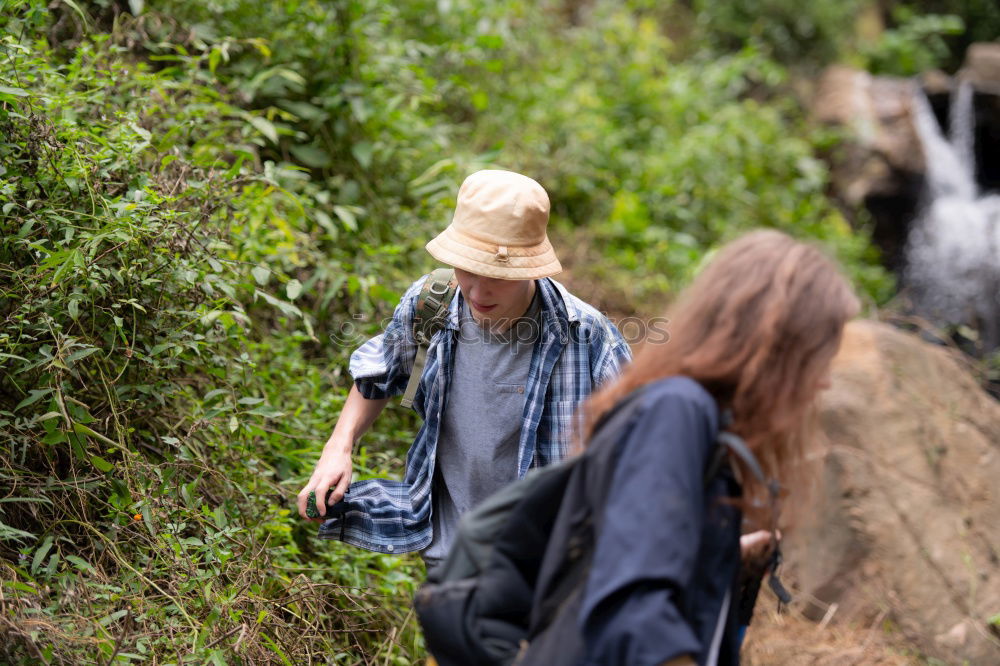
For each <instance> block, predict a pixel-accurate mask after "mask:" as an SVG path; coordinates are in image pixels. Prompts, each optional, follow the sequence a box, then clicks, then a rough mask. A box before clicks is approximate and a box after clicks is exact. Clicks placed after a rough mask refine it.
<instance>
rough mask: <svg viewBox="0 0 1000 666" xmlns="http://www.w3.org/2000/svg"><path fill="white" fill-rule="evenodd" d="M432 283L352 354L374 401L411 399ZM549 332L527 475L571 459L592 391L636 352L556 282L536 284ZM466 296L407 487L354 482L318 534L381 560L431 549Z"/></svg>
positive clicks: (419, 407) (431, 376) (537, 353)
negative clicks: (417, 323)
mask: <svg viewBox="0 0 1000 666" xmlns="http://www.w3.org/2000/svg"><path fill="white" fill-rule="evenodd" d="M426 278H427V276H424V277H423V278H421V279H420V280H417V281H416V282H414V283H413V285H411V286H410V288H409V289H408V290H407V292H406V294H405V295H404V296H403V299H402V301H400V304H399V305H398V306H397V307H396V311H395V313H394V314H393V317H392V322H391V323H390V324H389V325H388V327H386V330H385V332H384V333H383V334H382V335H379V336H377V337H375V338H372V339H371V340H369V341H368V342H366V343H365V344H364V345H362V346H361V347H360V348H358V349H357V350H356V351H355V352H354V354H352V355H351V365H350V370H351V376H352V377H354V382H355V385H356V386H357V387H358V390H359V391H360V392H361V394H362V395H363V396H364V397H366V398H369V399H376V398H389V397H393V396H398V395H402V394H403V392H404V390H405V389H406V383H407V381H408V380H409V377H410V370H411V368H412V367H413V360H414V357H415V355H416V351H417V343H416V341H415V340H414V338H413V331H412V321H413V316H414V312H415V310H416V302H417V297H418V296H419V295H420V288H421V286H422V285H423V283H424V280H425V279H426ZM537 285H538V288H539V289H538V293H539V294H540V297H541V315H540V317H541V333H540V335H539V336H538V339H537V341H536V342H535V348H534V352H533V353H532V357H531V365H530V366H529V369H528V381H527V385H526V387H525V404H524V415H523V417H522V424H521V435H520V442H519V445H518V477H519V478H520V477H523V476H524V474H525V473H526V472H527V471H528V469H529V468H531V467H541V466H543V465H547V464H549V463H552V462H557V461H559V460H562V459H563V458H564V457H565V455H566V453H567V451H568V449H569V435H570V431H571V429H572V426H573V413H574V411H575V410H576V407H577V406H578V405H579V404H580V403H581V402H582V401H583V400H584V398H586V397H587V396H588V395H589V394H590V392H591V391H592V390H593V389H594V388H595V387H596V386H598V385H600V384H602V383H603V382H605V381H607V380H609V379H612V378H613V377H615V376H616V375H617V374H618V371H619V370H620V368H621V367H622V366H623V365H624V364H625V363H627V362H628V361H629V359H630V358H631V352H630V351H629V347H628V344H626V342H625V340H624V338H622V336H621V334H620V333H619V332H618V329H617V328H615V326H614V325H613V324H612V323H611V322H610V321H608V319H607V318H606V317H605V316H604V315H602V314H601V313H599V312H598V311H597V310H595V309H594V308H593V307H591V306H590V305H587V304H586V303H584V302H583V301H581V300H580V299H578V298H576V297H575V296H573V295H572V294H570V293H569V292H568V291H567V290H566V288H565V287H563V286H562V285H561V284H559V283H558V282H556V281H555V280H552V279H549V278H545V279H542V280H538V281H537ZM461 305H462V295H461V291H459V293H458V295H457V296H456V297H455V298H454V299H452V302H451V306H450V308H449V312H448V321H447V324H446V326H445V327H444V328H443V329H442V330H440V331H438V332H437V333H436V334H434V337H433V338H432V339H431V344H430V347H429V348H428V351H427V365H426V366H425V367H424V372H423V375H421V378H420V383H419V386H418V388H417V393H416V396H415V397H414V400H413V408H414V410H416V412H417V413H418V414H419V415H420V416H421V418H422V419H423V425H422V426H421V428H420V431H419V432H418V433H417V437H416V440H415V441H414V442H413V445H412V446H410V450H409V452H408V453H407V456H406V476H405V478H404V479H403V481H394V480H388V479H371V480H367V481H358V482H356V483H352V484H351V487H350V490H349V491H348V494H347V495H345V497H344V500H343V501H342V502H340V503H339V504H338V505H336V506H335V507H333V508H332V511H334V512H335V515H334V514H331V515H333V516H334V517H331V518H330V519H329V520H326V521H324V522H323V523H322V524H321V526H320V531H319V535H320V537H322V538H326V539H340V540H342V541H344V542H346V543H349V544H351V545H354V546H360V547H361V548H366V549H368V550H374V551H378V552H382V553H404V552H409V551H414V550H423V549H424V548H427V546H429V545H430V543H431V537H432V532H431V492H432V491H433V488H432V485H433V484H432V480H433V479H434V463H435V455H436V451H437V441H438V435H439V433H440V429H441V416H442V413H443V411H444V409H445V406H446V405H447V400H448V387H449V384H450V380H451V372H452V368H453V366H454V358H455V344H456V343H457V341H458V335H457V334H458V330H459V327H458V313H459V312H460V307H461Z"/></svg>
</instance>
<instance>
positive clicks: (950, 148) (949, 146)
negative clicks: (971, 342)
mask: <svg viewBox="0 0 1000 666" xmlns="http://www.w3.org/2000/svg"><path fill="white" fill-rule="evenodd" d="M949 116H950V119H949V123H948V125H949V128H948V135H949V136H948V137H947V138H946V137H945V136H944V134H943V133H942V130H941V127H940V126H939V125H938V122H937V119H936V118H935V117H934V113H933V111H932V110H931V107H930V103H929V102H928V101H927V97H926V96H925V95H924V93H923V91H922V90H921V89H920V88H919V87H917V86H915V91H914V94H913V121H914V126H915V128H916V131H917V136H918V137H919V139H920V143H921V147H922V148H923V151H924V158H925V162H926V165H927V166H926V183H927V187H926V194H925V200H924V202H923V205H922V206H921V207H920V212H919V213H918V215H917V218H916V219H915V220H914V222H913V224H912V225H911V231H910V235H909V238H908V240H907V248H906V269H905V271H904V275H903V278H904V285H905V287H906V289H907V291H908V292H909V294H910V296H911V298H912V300H913V304H914V309H915V311H916V313H917V314H919V315H921V316H922V317H924V318H926V319H928V320H929V321H931V322H932V323H934V324H936V325H938V326H942V327H947V326H950V325H963V324H964V325H967V326H971V327H973V328H975V329H977V330H978V331H979V332H980V336H981V342H982V348H983V351H990V350H991V349H994V348H997V347H998V346H1000V293H998V291H1000V196H998V195H995V194H987V195H984V196H980V195H979V193H978V192H977V189H978V188H977V186H976V180H975V159H974V146H973V139H974V135H975V115H974V109H973V94H972V87H971V86H970V85H969V84H968V83H967V82H962V83H961V84H960V85H959V88H958V90H957V91H956V92H955V93H954V94H953V98H952V100H951V105H950V112H949Z"/></svg>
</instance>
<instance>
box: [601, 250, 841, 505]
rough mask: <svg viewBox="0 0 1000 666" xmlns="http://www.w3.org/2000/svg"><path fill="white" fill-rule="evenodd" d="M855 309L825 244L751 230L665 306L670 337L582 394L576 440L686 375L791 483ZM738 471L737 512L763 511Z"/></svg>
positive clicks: (759, 490)
mask: <svg viewBox="0 0 1000 666" xmlns="http://www.w3.org/2000/svg"><path fill="white" fill-rule="evenodd" d="M858 310H859V303H858V299H857V297H856V296H855V295H854V293H853V291H852V290H851V287H850V286H849V285H848V283H847V281H846V280H845V279H844V278H843V276H842V275H841V273H840V271H839V270H838V269H837V268H836V266H835V265H834V264H833V262H831V261H830V260H829V259H828V258H827V257H826V256H825V255H824V254H823V252H821V251H820V250H818V249H817V248H815V247H813V246H811V245H808V244H805V243H801V242H798V241H796V240H794V239H792V238H791V237H789V236H787V235H785V234H783V233H780V232H777V231H755V232H752V233H749V234H747V235H745V236H743V237H741V238H739V239H737V240H735V241H733V242H732V243H730V244H728V245H726V246H725V247H723V248H722V249H721V250H720V251H719V252H718V254H717V256H716V257H715V258H714V259H713V260H712V261H711V262H710V263H709V265H708V266H707V267H706V268H705V269H704V270H703V271H702V272H701V273H700V275H699V276H698V277H697V278H696V279H695V281H694V282H693V283H692V284H691V286H690V287H688V288H687V289H686V290H685V291H684V292H683V293H682V294H681V296H680V298H679V300H678V302H677V304H676V305H675V306H674V307H672V308H671V309H669V310H668V312H667V316H668V320H669V325H668V329H669V333H670V338H669V340H668V341H667V342H665V343H664V342H651V341H647V342H646V343H645V344H644V346H643V347H642V349H641V350H640V351H639V353H638V354H637V355H636V357H635V360H634V361H633V362H632V364H631V365H629V366H628V367H627V368H626V369H625V371H624V372H623V373H622V375H621V377H620V378H619V379H618V380H617V381H616V382H615V383H613V384H611V385H610V386H608V387H606V388H604V389H602V390H600V391H598V392H597V393H595V394H594V395H593V396H591V398H590V399H589V400H588V401H587V402H586V404H585V405H584V414H583V437H582V441H583V442H584V443H585V442H586V441H587V440H589V438H590V435H591V434H592V433H593V430H594V427H595V425H596V424H597V423H598V421H599V420H600V418H601V416H602V415H604V414H605V413H606V412H607V411H608V410H609V409H611V408H612V407H613V406H614V405H615V404H617V403H618V402H619V401H620V400H622V399H623V398H624V397H625V396H626V395H628V394H629V393H631V392H632V391H633V390H635V389H636V388H639V387H640V386H644V385H646V384H649V383H650V382H654V381H656V380H658V379H662V378H664V377H669V376H673V375H685V376H687V377H690V378H692V379H694V380H695V381H697V382H698V383H700V384H701V385H702V386H704V387H705V389H706V390H708V392H709V393H711V394H712V395H713V396H714V397H715V399H716V400H717V401H718V402H719V404H720V406H722V407H724V408H728V409H730V410H731V411H732V415H733V422H732V424H731V425H730V426H729V429H730V430H732V431H733V432H735V433H737V434H738V435H740V436H741V437H743V438H744V439H745V440H746V442H747V444H748V445H749V447H750V449H751V450H752V451H753V452H754V454H755V455H756V456H757V458H758V460H759V461H760V463H761V466H762V467H763V468H764V472H765V473H766V474H767V475H768V476H769V477H771V478H774V479H777V480H779V481H780V482H781V483H782V484H783V486H784V487H785V488H786V489H789V488H792V487H794V486H796V485H797V484H796V481H797V480H798V474H797V463H798V462H799V461H800V459H801V457H802V454H803V449H804V445H805V442H806V441H807V438H808V436H809V434H810V433H809V431H810V430H811V428H810V424H811V422H812V421H811V419H810V418H808V417H809V413H810V409H811V407H812V404H813V402H814V401H813V398H814V397H815V395H816V393H817V390H818V388H819V385H820V382H821V381H822V379H823V377H824V376H825V373H826V372H827V369H828V367H829V362H830V360H831V359H832V358H833V356H834V354H835V353H836V351H837V348H838V347H839V344H840V337H841V334H842V332H843V328H844V324H846V323H847V321H848V320H850V319H851V318H853V317H854V316H855V315H856V314H857V313H858ZM734 462H735V463H736V464H738V465H742V463H741V462H740V461H738V460H736V461H734ZM741 471H742V472H743V473H742V480H743V490H744V501H743V502H742V506H743V508H744V511H746V512H747V513H748V517H750V518H756V519H758V520H759V519H763V518H765V516H764V515H763V513H762V510H763V509H764V508H765V507H766V506H767V501H766V495H767V491H766V489H765V488H763V487H762V486H761V484H760V483H759V482H758V481H757V480H756V479H755V478H754V476H753V475H752V474H750V473H749V471H748V470H745V469H742V470H741Z"/></svg>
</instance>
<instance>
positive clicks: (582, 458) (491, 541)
mask: <svg viewBox="0 0 1000 666" xmlns="http://www.w3.org/2000/svg"><path fill="white" fill-rule="evenodd" d="M644 393H645V391H644V389H639V390H638V391H635V392H634V393H633V394H632V395H631V396H629V397H628V398H627V399H626V400H623V401H622V402H621V403H619V404H618V405H617V406H616V408H615V409H614V410H612V412H611V413H610V414H609V415H608V416H606V417H605V418H604V420H603V421H602V423H601V424H600V426H599V427H598V429H597V430H596V432H595V435H594V436H593V438H592V440H591V442H590V445H589V446H588V447H587V449H586V451H584V452H583V453H582V454H580V455H578V456H575V457H573V458H570V459H569V460H566V461H564V462H562V463H559V464H556V465H551V466H549V467H544V468H540V469H535V470H532V471H530V472H529V473H528V474H527V475H526V476H525V477H524V478H523V479H522V480H520V481H517V482H515V483H513V484H511V485H509V486H507V487H506V488H504V489H503V490H500V491H499V492H497V493H496V494H494V495H492V496H491V497H489V498H488V499H487V500H486V501H484V502H483V503H482V504H480V505H479V506H478V507H476V508H475V509H474V510H472V511H470V512H469V513H468V514H466V515H465V516H463V517H462V519H461V521H460V523H459V527H458V531H457V534H456V537H455V541H454V544H453V545H452V548H451V551H450V552H449V554H448V557H447V559H446V560H445V561H444V563H443V564H442V565H441V566H440V567H438V568H437V569H436V570H433V571H431V572H429V577H428V580H427V582H426V583H424V584H423V585H422V586H421V588H420V590H419V591H418V592H417V595H416V598H415V600H414V606H415V608H416V612H417V617H418V619H419V620H420V624H421V626H422V627H423V630H424V637H425V639H426V643H427V648H428V652H429V653H430V654H431V655H433V656H434V658H435V659H436V660H437V662H438V664H440V666H507V665H509V664H513V663H514V662H515V660H518V656H519V654H521V653H523V652H524V651H525V648H526V647H527V646H528V644H529V641H534V640H535V639H536V638H543V639H544V638H546V637H541V636H540V634H542V633H543V631H544V630H546V629H547V628H549V627H550V626H551V625H552V623H553V622H554V621H557V620H572V618H575V613H574V612H573V610H572V609H573V608H576V607H577V605H578V604H579V602H580V601H581V595H582V591H583V587H584V582H585V580H586V577H587V573H588V571H589V569H590V560H591V557H592V555H593V550H594V545H595V542H596V535H597V533H598V532H599V530H600V524H599V523H600V520H601V513H600V512H595V511H594V510H593V507H595V506H602V505H603V503H604V502H603V499H605V498H606V497H607V495H608V491H609V489H610V484H611V479H612V477H613V475H614V469H615V460H614V459H615V456H616V454H617V451H618V447H617V443H618V442H619V440H620V439H621V437H620V435H621V433H622V432H624V431H626V429H627V428H628V427H629V426H630V425H631V421H632V419H633V418H635V417H636V416H637V414H638V411H639V410H638V408H639V406H640V405H641V403H642V400H641V396H642V395H643V394H644ZM718 442H719V443H720V444H723V446H719V447H718V448H717V449H716V452H715V455H713V456H712V457H711V459H710V463H709V465H708V468H707V469H706V471H705V478H706V479H711V478H713V477H714V476H715V474H716V473H718V472H719V471H720V469H721V467H722V466H723V464H724V463H725V461H726V458H727V454H728V452H729V451H733V452H734V453H736V455H738V456H740V457H741V458H742V459H743V460H744V461H746V463H747V465H748V467H749V468H750V469H751V470H752V471H753V473H754V475H755V476H757V477H758V478H759V479H761V480H763V479H764V474H763V472H762V471H761V468H760V465H759V464H758V463H757V460H756V459H755V458H754V456H753V454H752V453H751V452H750V450H749V449H748V448H747V446H746V443H745V442H743V440H742V439H740V438H739V437H737V436H736V435H734V434H732V433H730V432H720V433H719V436H718ZM595 499H596V500H597V501H594V500H595ZM774 552H775V554H777V550H775V551H774ZM774 566H776V562H775V563H773V564H772V565H771V566H770V568H771V569H772V570H773V568H774ZM772 581H774V582H776V581H777V579H776V578H773V577H772ZM757 583H758V586H759V580H758V581H757ZM772 587H774V583H772ZM756 589H757V588H756V587H754V588H753V593H754V596H756ZM776 591H777V589H776ZM741 605H745V602H744V604H741ZM752 606H753V604H752V602H751V603H750V610H751V612H752ZM567 611H568V612H567ZM545 633H546V634H548V635H549V636H548V637H549V638H552V637H553V636H554V635H555V634H560V633H562V632H559V631H557V630H556V631H551V632H545ZM558 640H559V639H558V638H554V639H553V641H554V642H555V643H558ZM553 641H545V640H541V641H539V643H545V642H553ZM531 647H532V650H531V652H532V653H546V652H549V651H550V649H551V650H558V651H559V652H560V654H561V655H563V656H565V655H566V654H567V652H569V653H572V652H574V650H575V649H576V648H578V647H579V646H567V645H564V644H563V645H555V644H553V645H552V646H545V645H541V644H532V646H531ZM536 648H538V649H536ZM523 657H524V655H522V659H521V660H518V663H519V664H520V663H536V662H537V663H546V660H545V658H544V657H543V658H537V659H536V658H533V657H532V656H531V655H529V656H528V657H527V659H526V660H525V659H524V658H523ZM548 663H549V664H551V663H553V662H551V661H549V662H548Z"/></svg>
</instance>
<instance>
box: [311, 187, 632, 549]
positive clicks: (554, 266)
mask: <svg viewBox="0 0 1000 666" xmlns="http://www.w3.org/2000/svg"><path fill="white" fill-rule="evenodd" d="M548 217H549V199H548V195H547V194H546V193H545V190H544V189H543V188H542V186H541V185H539V184H538V183H537V182H535V181H534V180H532V179H531V178H528V177H526V176H522V175H520V174H517V173H513V172H510V171H498V170H487V171H479V172H476V173H474V174H472V175H471V176H469V177H468V178H467V179H466V180H465V182H464V183H463V184H462V187H461V188H460V189H459V192H458V201H457V206H456V209H455V215H454V218H453V219H452V222H451V224H450V225H449V226H448V228H446V229H445V230H444V231H443V232H442V233H441V234H440V235H439V236H437V237H436V238H434V239H433V240H431V241H430V242H429V243H427V250H428V252H430V254H431V255H432V256H433V257H434V258H435V259H437V260H439V261H441V262H443V263H445V264H447V265H449V266H451V267H453V268H454V269H455V278H456V279H457V282H458V289H457V293H456V295H455V297H454V298H453V299H452V300H451V303H450V305H449V306H448V311H447V317H446V320H445V322H444V325H443V327H441V328H440V330H438V331H437V332H436V333H434V334H433V336H432V337H431V339H430V346H429V347H428V348H427V353H426V362H425V365H424V368H423V371H422V373H421V374H420V376H419V383H418V384H417V385H416V392H415V394H414V395H413V405H412V406H413V408H414V409H415V410H416V412H417V413H418V414H420V416H421V417H422V418H423V420H424V422H423V426H422V427H421V428H420V431H419V432H418V433H417V437H416V440H415V441H414V443H413V445H412V446H411V447H410V450H409V452H408V454H407V459H406V474H405V478H404V480H403V481H392V480H384V479H373V480H367V481H361V482H358V483H354V484H350V479H351V451H352V449H353V446H354V443H355V442H356V441H357V440H358V439H359V438H360V437H361V435H362V434H363V433H364V432H365V431H366V430H367V429H368V427H369V426H370V425H371V424H372V422H373V421H374V420H375V418H376V417H377V416H378V414H379V413H380V412H381V410H382V408H383V407H384V406H385V405H386V404H387V402H388V401H389V400H390V399H392V398H393V397H394V396H398V395H400V394H402V393H403V390H404V388H405V387H406V386H407V384H408V381H409V379H410V372H411V370H412V369H413V367H414V358H415V357H416V356H417V348H418V344H417V341H416V340H415V338H414V334H413V331H412V328H413V320H414V316H415V313H416V310H417V300H418V297H419V296H420V293H421V289H422V287H423V284H424V282H425V281H426V280H427V279H428V277H427V276H425V277H424V278H421V279H420V280H418V281H417V282H415V283H414V284H413V285H412V286H411V287H410V288H409V290H408V291H407V292H406V294H405V295H404V296H403V298H402V300H401V302H400V304H399V305H398V306H397V308H396V311H395V313H394V314H393V319H392V322H391V323H390V324H389V325H388V327H387V328H386V330H385V332H384V333H383V334H382V335H379V336H377V337H375V338H373V339H371V340H369V341H368V342H366V343H365V344H364V345H362V346H361V347H360V348H359V349H358V350H356V351H355V352H354V354H352V356H351V364H350V371H351V375H352V377H353V378H354V387H352V389H351V393H350V395H349V396H348V399H347V402H346V403H345V405H344V409H343V411H342V412H341V415H340V418H339V419H338V421H337V425H336V427H335V428H334V431H333V434H332V435H331V436H330V439H329V440H328V441H327V443H326V446H325V447H324V450H323V455H322V456H321V458H320V461H319V463H317V466H316V469H315V471H314V472H313V475H312V477H311V478H310V480H309V483H308V484H306V486H305V487H304V488H303V489H302V491H301V492H300V493H299V497H298V504H299V513H300V514H301V515H302V516H303V517H306V498H307V497H308V495H309V493H310V492H315V493H316V498H317V508H318V509H319V513H320V514H321V515H324V516H325V517H326V520H325V521H324V522H323V524H322V526H321V527H320V536H321V537H324V538H331V539H339V540H342V541H344V542H346V543H350V544H352V545H355V546H360V547H362V548H367V549H369V550H374V551H379V552H384V553H402V552H409V551H416V550H419V551H422V554H423V556H424V558H425V560H426V561H427V563H428V568H430V567H431V566H433V565H434V564H436V563H437V562H438V561H440V559H442V558H443V557H444V556H445V555H446V554H447V552H448V547H449V546H450V543H451V538H452V536H453V531H454V529H455V527H456V523H457V520H458V517H459V516H460V515H461V514H462V513H464V512H465V511H467V510H468V509H470V508H472V507H473V506H475V505H476V504H477V503H478V502H479V501H480V500H482V499H484V498H486V497H487V496H489V495H490V494H492V493H493V492H495V491H496V490H498V489H499V488H501V487H503V486H504V485H506V484H507V483H509V482H511V481H514V480H515V479H518V478H520V477H522V476H524V474H525V473H526V472H527V471H528V469H529V468H531V467H538V466H542V465H546V464H548V463H551V462H556V461H558V460H561V459H562V458H563V456H564V455H565V454H566V451H567V449H568V444H569V434H570V431H571V429H572V425H573V422H572V417H573V412H574V410H575V409H576V407H577V406H578V405H579V404H580V403H581V402H582V401H583V400H584V399H585V398H586V397H587V395H589V394H590V392H591V391H592V390H593V389H594V388H596V387H597V386H598V385H600V384H602V383H603V382H605V381H607V380H608V379H611V378H612V377H614V376H615V375H617V373H618V370H619V368H620V367H621V366H622V365H623V364H624V363H626V362H627V361H628V360H629V358H630V353H629V348H628V345H627V344H626V343H625V341H624V339H623V338H622V336H621V334H620V333H619V332H618V330H617V329H616V328H615V327H614V325H613V324H611V322H609V321H608V320H607V318H606V317H604V316H603V315H601V314H600V313H599V312H597V310H595V309H594V308H593V307H591V306H589V305H587V304H586V303H584V302H583V301H581V300H580V299H578V298H577V297H575V296H573V295H572V294H570V293H569V292H568V291H567V290H566V289H565V287H563V286H562V285H561V284H559V283H558V282H556V281H554V280H552V279H551V276H552V275H555V274H556V273H559V272H560V271H561V270H562V267H561V266H560V264H559V260H558V259H557V258H556V255H555V252H554V251H553V249H552V245H551V243H549V239H548V236H547V235H546V226H547V224H548ZM349 485H350V490H349V491H348V486H349ZM331 490H332V493H331V494H330V495H329V498H328V500H329V503H330V504H331V505H332V506H330V507H329V508H327V507H326V506H325V505H324V502H323V498H326V497H327V492H328V491H331ZM345 492H346V494H345Z"/></svg>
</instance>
